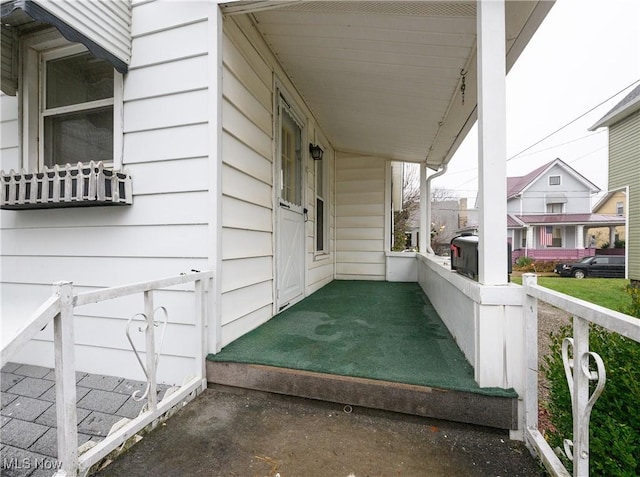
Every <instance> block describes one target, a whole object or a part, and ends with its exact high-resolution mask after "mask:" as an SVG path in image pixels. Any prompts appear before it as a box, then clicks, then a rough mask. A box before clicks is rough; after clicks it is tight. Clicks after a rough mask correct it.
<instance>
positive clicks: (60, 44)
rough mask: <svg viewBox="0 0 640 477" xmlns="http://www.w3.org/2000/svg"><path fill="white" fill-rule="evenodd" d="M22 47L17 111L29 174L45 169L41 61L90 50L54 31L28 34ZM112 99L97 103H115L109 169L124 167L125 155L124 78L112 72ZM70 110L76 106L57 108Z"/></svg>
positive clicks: (22, 146) (23, 164) (22, 41)
mask: <svg viewBox="0 0 640 477" xmlns="http://www.w3.org/2000/svg"><path fill="white" fill-rule="evenodd" d="M20 48H21V50H20V51H22V52H23V61H22V63H21V65H20V73H19V75H20V76H19V77H20V87H19V95H18V101H19V102H18V104H19V106H18V109H19V113H20V114H21V116H22V121H21V122H20V131H19V134H20V137H21V141H20V145H21V151H20V156H21V158H22V159H21V165H22V168H23V169H25V170H27V171H33V170H42V165H43V161H44V158H43V156H44V155H43V150H42V149H43V148H44V141H39V140H38V138H39V135H40V134H41V131H42V130H43V129H42V126H43V124H42V123H43V116H42V115H41V104H42V97H41V95H42V91H43V89H42V88H41V81H42V77H43V72H42V71H41V69H42V64H41V62H42V60H43V59H47V60H49V59H53V58H56V57H63V56H68V55H72V54H74V53H78V52H81V51H87V49H86V48H85V47H84V46H82V45H80V44H75V43H70V42H69V41H67V40H66V39H65V38H63V37H62V35H60V33H58V31H57V30H56V29H54V28H50V29H47V30H44V31H42V32H38V33H35V34H33V35H29V36H27V37H26V38H24V39H23V40H21V45H20ZM113 74H114V77H113V79H114V81H113V85H114V86H113V99H109V100H101V101H96V102H95V103H96V104H97V103H102V102H104V103H105V104H112V103H113V155H114V157H113V160H112V161H111V162H107V163H105V166H107V167H113V168H114V169H121V168H122V165H123V164H122V155H123V145H124V140H123V139H124V138H123V131H124V129H123V109H124V108H123V89H124V78H123V75H122V74H121V73H118V71H116V69H115V68H114V69H113ZM67 108H69V109H68V110H69V111H71V110H72V109H73V106H71V107H65V108H58V111H61V110H62V109H67Z"/></svg>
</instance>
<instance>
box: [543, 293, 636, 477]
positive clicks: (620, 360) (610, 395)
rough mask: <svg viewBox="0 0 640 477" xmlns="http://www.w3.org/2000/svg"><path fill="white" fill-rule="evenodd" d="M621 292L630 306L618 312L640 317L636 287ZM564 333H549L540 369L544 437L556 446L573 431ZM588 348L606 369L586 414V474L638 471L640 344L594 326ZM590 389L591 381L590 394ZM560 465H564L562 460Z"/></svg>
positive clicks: (566, 330) (564, 330)
mask: <svg viewBox="0 0 640 477" xmlns="http://www.w3.org/2000/svg"><path fill="white" fill-rule="evenodd" d="M626 291H627V293H629V295H630V296H631V305H628V306H624V307H621V310H620V311H622V312H624V313H627V314H631V315H632V316H636V317H639V318H640V288H637V287H633V286H631V285H629V286H627V287H626ZM566 336H571V327H570V326H566V327H564V328H562V329H561V330H560V331H559V332H558V333H557V334H554V333H552V334H551V352H550V354H549V355H548V356H546V357H545V364H544V365H543V367H542V371H543V372H544V374H545V376H546V377H547V379H548V380H549V385H550V393H549V401H548V402H547V404H546V406H547V408H548V410H549V413H550V415H551V422H552V424H553V426H554V427H555V429H554V430H552V431H551V432H550V433H549V434H547V435H548V437H547V439H548V441H549V444H550V445H551V446H552V447H560V448H562V441H563V439H571V438H572V434H573V420H572V415H571V398H570V395H569V388H568V386H567V381H566V378H565V374H564V367H563V363H562V356H561V349H562V340H563V338H564V337H566ZM589 348H590V350H591V351H595V352H596V353H598V354H599V355H600V356H601V357H602V360H603V361H604V365H605V368H606V371H607V383H606V386H605V388H604V392H603V393H602V395H601V396H600V398H599V399H598V401H596V404H595V406H594V408H593V410H592V412H591V423H590V427H589V440H590V446H589V447H590V467H591V468H590V475H602V476H607V477H609V476H612V477H613V476H625V477H627V476H629V477H630V476H637V475H640V412H638V403H639V402H640V366H639V365H638V363H640V343H637V342H635V341H633V340H630V339H628V338H625V337H623V336H620V335H618V334H616V333H609V332H608V331H607V330H606V329H604V328H601V327H599V326H595V325H594V326H591V330H590V336H589ZM594 387H595V384H593V383H592V385H591V392H593V388H594ZM564 463H565V465H566V466H567V468H570V462H568V460H567V459H565V462H564Z"/></svg>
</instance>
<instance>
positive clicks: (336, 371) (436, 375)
mask: <svg viewBox="0 0 640 477" xmlns="http://www.w3.org/2000/svg"><path fill="white" fill-rule="evenodd" d="M207 359H209V360H211V361H218V362H236V363H250V364H261V365H267V366H276V367H280V368H289V369H298V370H304V371H314V372H318V373H327V374H333V375H339V376H353V377H359V378H368V379H376V380H382V381H392V382H399V383H406V384H414V385H419V386H429V387H436V388H444V389H452V390H457V391H468V392H474V393H480V394H485V395H492V396H505V397H515V396H517V395H516V393H515V392H514V391H513V390H512V389H508V390H505V389H500V388H480V387H479V386H478V384H477V383H476V382H475V380H474V379H473V368H472V367H471V365H470V364H469V362H468V361H467V360H466V358H465V357H464V355H463V354H462V351H460V349H459V348H458V346H457V345H456V343H455V341H454V340H453V338H452V336H451V334H450V333H449V331H448V330H447V328H446V326H445V325H444V323H443V322H442V320H441V319H440V317H439V316H438V314H437V313H436V311H435V309H434V308H433V306H432V305H431V303H430V302H429V300H428V299H427V297H426V296H425V294H424V292H423V291H422V289H421V288H420V286H419V285H418V284H417V283H390V282H372V281H341V280H334V281H333V282H331V283H329V284H328V285H326V286H325V287H323V288H321V289H320V290H318V291H317V292H316V293H314V294H312V295H311V296H309V297H307V298H305V299H304V300H302V301H300V302H298V303H297V304H295V305H293V306H291V308H288V309H286V310H284V311H283V312H282V313H280V314H278V315H276V316H275V317H273V318H272V319H271V320H270V321H268V322H267V323H265V324H264V325H262V326H260V327H258V328H256V329H255V330H253V331H251V332H250V333H248V334H246V335H244V336H243V337H241V338H239V339H238V340H236V341H234V342H233V343H231V344H229V345H227V346H226V347H225V348H224V349H223V350H222V351H221V352H220V353H218V354H216V355H212V354H210V355H209V356H208V358H207Z"/></svg>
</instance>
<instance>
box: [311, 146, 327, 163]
mask: <svg viewBox="0 0 640 477" xmlns="http://www.w3.org/2000/svg"><path fill="white" fill-rule="evenodd" d="M309 152H310V153H311V157H312V158H313V160H314V161H321V160H322V155H323V154H324V151H323V150H322V148H321V147H320V146H318V145H317V144H315V145H314V144H311V143H309Z"/></svg>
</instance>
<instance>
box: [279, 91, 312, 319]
mask: <svg viewBox="0 0 640 477" xmlns="http://www.w3.org/2000/svg"><path fill="white" fill-rule="evenodd" d="M279 103H280V104H279V106H278V119H279V137H278V165H277V170H278V174H277V179H278V187H277V188H276V191H277V197H276V200H277V214H278V217H277V230H276V242H277V248H276V254H277V255H276V264H277V265H276V267H277V268H276V270H277V272H276V273H277V283H276V286H277V293H276V308H277V310H278V311H280V310H283V309H284V308H286V307H287V306H289V305H290V304H291V303H293V302H295V301H297V300H298V299H299V298H301V297H302V295H303V293H304V235H305V234H304V209H303V197H302V178H303V167H302V164H303V148H302V124H301V123H300V121H299V120H297V119H296V116H295V114H294V113H293V111H291V109H290V107H289V105H288V104H287V103H286V102H285V101H284V100H283V99H280V102H279Z"/></svg>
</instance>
